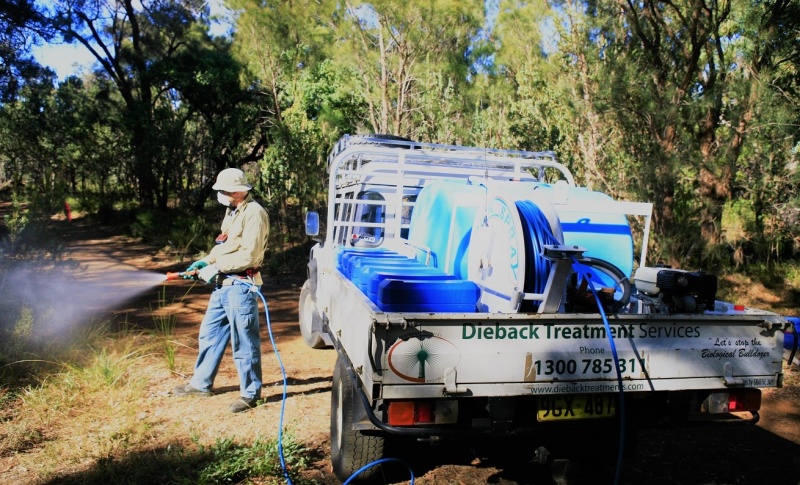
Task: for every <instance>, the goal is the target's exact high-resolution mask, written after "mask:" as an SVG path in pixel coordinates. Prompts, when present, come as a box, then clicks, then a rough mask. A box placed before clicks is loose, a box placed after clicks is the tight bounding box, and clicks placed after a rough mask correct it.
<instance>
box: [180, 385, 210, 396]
mask: <svg viewBox="0 0 800 485" xmlns="http://www.w3.org/2000/svg"><path fill="white" fill-rule="evenodd" d="M172 394H174V395H176V396H203V397H208V396H210V395H211V392H210V391H201V390H200V389H195V388H194V387H192V385H191V384H186V385H183V386H176V387H175V388H174V389H172Z"/></svg>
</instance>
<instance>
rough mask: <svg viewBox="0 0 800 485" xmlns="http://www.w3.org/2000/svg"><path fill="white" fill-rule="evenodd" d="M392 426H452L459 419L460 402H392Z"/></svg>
mask: <svg viewBox="0 0 800 485" xmlns="http://www.w3.org/2000/svg"><path fill="white" fill-rule="evenodd" d="M388 418H389V419H388V421H389V425H390V426H424V425H426V424H452V423H455V422H456V421H457V419H458V401H456V400H452V399H439V400H432V399H426V400H417V401H392V402H390V403H389V412H388Z"/></svg>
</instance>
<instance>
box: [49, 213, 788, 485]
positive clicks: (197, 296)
mask: <svg viewBox="0 0 800 485" xmlns="http://www.w3.org/2000/svg"><path fill="white" fill-rule="evenodd" d="M62 225H63V226H64V227H63V228H62V229H61V230H60V232H61V235H62V237H64V238H65V240H67V241H68V247H69V251H70V253H69V257H70V258H72V259H74V260H76V261H77V262H79V263H80V265H81V272H82V276H81V277H82V278H86V279H87V280H92V279H93V278H97V277H102V276H103V275H112V274H113V275H119V274H122V275H125V274H128V275H133V274H138V273H142V274H144V271H150V272H154V273H165V272H167V271H176V270H182V269H184V268H185V266H186V265H187V264H186V263H185V262H184V263H175V259H174V257H173V256H172V255H170V254H166V253H163V252H158V251H156V250H154V249H153V248H150V247H148V246H146V245H142V244H138V243H136V242H132V241H131V240H129V239H127V238H124V237H121V236H118V235H114V234H113V233H104V234H103V233H98V232H97V231H96V230H95V229H94V228H91V227H89V226H86V225H83V224H82V223H81V222H80V221H76V222H73V223H72V224H71V225H66V223H62ZM142 270H144V271H142ZM125 272H131V273H125ZM131 279H135V278H124V277H123V278H119V281H120V282H122V281H126V280H127V281H128V283H130V280H131ZM151 279H152V277H151ZM156 279H157V278H156ZM301 284H302V279H299V278H297V277H288V276H287V277H282V278H279V279H277V280H269V281H268V282H267V283H266V284H265V287H264V290H263V292H264V295H265V296H266V299H267V302H268V305H269V314H270V322H271V326H272V329H273V336H274V338H275V341H276V343H277V346H278V348H279V350H280V355H281V357H282V360H283V363H284V365H285V367H286V372H287V374H288V376H289V387H288V394H287V401H286V418H285V425H286V427H287V428H288V429H290V430H291V432H293V433H294V434H295V435H297V436H299V437H301V439H302V440H303V441H305V442H306V443H308V445H309V446H310V447H311V448H314V449H316V451H317V452H318V457H317V462H316V465H315V467H316V469H317V470H316V472H315V473H314V475H313V479H315V480H317V481H318V482H319V483H338V482H337V481H336V480H335V479H334V478H332V476H331V474H330V464H329V462H328V460H327V454H328V426H329V417H328V416H329V406H330V405H329V400H330V390H331V383H330V376H331V373H332V369H333V363H334V360H335V354H334V352H333V351H332V350H321V351H320V350H312V349H309V348H307V347H305V345H304V344H303V343H302V339H301V338H300V336H299V332H298V328H297V325H296V321H297V298H298V296H299V291H300V285H301ZM142 285H143V286H146V288H144V287H143V288H141V290H142V291H141V292H139V293H138V294H137V295H136V296H135V297H132V298H131V299H130V300H128V301H126V302H125V303H124V304H115V305H114V307H113V308H111V309H109V310H111V311H112V312H113V314H114V315H115V316H114V321H115V322H117V323H119V322H125V324H126V325H136V326H141V327H148V326H152V325H153V322H154V313H156V314H158V313H159V312H161V313H162V314H172V315H177V317H178V320H177V326H176V339H177V340H178V341H179V342H181V344H182V347H181V348H180V349H179V352H178V357H177V370H178V371H179V373H180V374H182V375H174V374H173V375H170V374H169V373H165V374H164V375H162V376H156V377H154V379H153V380H152V381H151V384H150V393H149V396H148V402H149V404H150V407H149V409H145V410H144V411H143V417H147V418H151V417H153V418H157V419H158V421H159V422H161V423H164V424H163V427H164V430H165V431H167V430H170V432H175V433H178V434H180V433H184V436H190V435H192V433H195V434H196V433H201V434H202V436H203V437H208V438H211V437H219V436H226V437H231V438H240V439H251V438H253V436H255V435H258V434H262V435H274V434H275V429H276V426H277V420H278V415H279V409H280V400H281V390H282V388H281V379H280V372H279V370H278V366H277V361H276V359H275V358H274V354H273V352H272V350H271V348H270V341H269V336H268V335H267V333H266V330H264V333H263V347H264V349H265V359H264V380H265V389H264V393H263V394H264V396H265V397H266V398H267V401H268V404H267V405H266V406H261V407H259V408H258V409H256V410H254V411H252V412H250V413H245V414H244V415H237V416H233V415H230V414H228V413H227V406H228V405H229V404H230V403H231V402H233V401H234V400H235V399H236V396H237V390H238V381H237V378H236V373H235V370H234V368H233V364H232V361H231V359H230V357H229V356H228V357H226V358H225V360H224V361H223V364H222V368H221V369H220V373H219V375H218V378H217V383H216V391H217V394H216V395H215V396H214V397H211V398H208V399H193V400H186V399H179V398H175V397H173V396H171V394H170V393H169V390H170V389H171V388H172V387H173V386H174V385H178V384H181V383H183V382H185V379H186V376H187V375H189V374H191V369H192V365H193V362H194V358H195V356H196V353H195V349H196V333H197V326H198V325H199V322H200V320H201V318H202V315H203V312H204V310H205V305H206V301H207V298H208V294H209V292H210V289H209V287H207V286H205V285H202V284H196V285H194V286H192V284H191V283H190V282H188V281H185V280H179V281H175V282H169V283H166V284H160V283H157V284H144V283H143V284H142ZM160 300H161V302H159V301H160ZM798 380H800V379H798V378H797V376H796V374H795V375H794V378H793V379H791V381H792V382H793V385H792V386H790V387H786V388H784V389H779V390H775V391H768V392H766V393H765V397H764V407H763V410H762V413H761V416H762V419H761V421H760V423H759V424H758V425H757V426H748V427H741V426H737V427H724V428H719V427H714V428H689V429H678V430H648V431H641V432H640V433H639V437H638V438H639V439H638V441H639V448H638V452H637V453H636V455H635V457H634V458H633V459H631V460H629V461H628V462H626V464H625V466H624V468H623V470H622V475H621V477H622V480H621V483H625V484H665V485H666V484H698V485H699V484H704V485H705V484H758V485H761V484H764V485H768V484H769V485H772V484H775V485H784V484H785V485H798V484H799V483H800V387H797V381H798ZM198 430H201V431H198ZM395 453H396V455H395V456H397V457H400V458H402V459H403V460H405V461H407V462H408V463H410V464H412V465H413V468H414V473H415V475H416V477H417V483H423V484H426V483H427V484H434V483H436V484H439V483H451V484H461V483H463V484H473V483H500V484H515V483H516V484H541V483H548V482H547V478H546V474H545V473H542V470H541V469H540V468H539V467H536V466H533V465H512V466H504V467H501V466H499V465H498V466H495V465H496V463H493V462H492V461H491V460H484V459H481V458H480V457H478V456H476V455H475V454H474V453H473V450H472V449H470V448H468V447H459V446H450V447H435V448H430V447H428V446H427V445H422V444H413V445H411V446H406V447H404V448H402V449H399V450H395ZM608 469H609V470H611V469H612V466H611V464H609V467H608ZM589 476H590V477H593V476H599V475H595V473H594V472H590V473H589ZM401 481H402V480H401ZM586 483H595V481H594V480H593V479H592V478H589V479H588V480H586Z"/></svg>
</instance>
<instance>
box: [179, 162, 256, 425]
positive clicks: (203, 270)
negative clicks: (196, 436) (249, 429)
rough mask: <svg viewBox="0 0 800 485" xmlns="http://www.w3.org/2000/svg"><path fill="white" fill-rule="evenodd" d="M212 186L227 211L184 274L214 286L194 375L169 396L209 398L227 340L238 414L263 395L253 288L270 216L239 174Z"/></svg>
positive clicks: (226, 173) (224, 175)
mask: <svg viewBox="0 0 800 485" xmlns="http://www.w3.org/2000/svg"><path fill="white" fill-rule="evenodd" d="M212 188H213V189H214V190H216V191H218V192H217V200H218V201H219V203H220V204H222V205H224V206H226V207H227V210H226V211H225V219H223V221H222V231H221V234H220V235H219V236H218V237H217V240H216V243H217V245H216V246H215V247H214V248H213V249H212V250H211V251H210V252H209V253H208V256H206V257H204V258H202V259H200V260H198V261H195V262H194V263H192V264H191V266H189V267H188V268H186V271H185V272H184V273H183V274H184V277H185V278H197V277H199V278H201V279H203V280H204V281H206V282H208V283H213V284H214V285H215V287H214V290H213V292H212V293H211V298H210V299H209V301H208V309H207V310H206V314H205V317H203V322H202V323H201V324H200V333H199V336H198V341H199V342H198V343H199V350H198V355H197V362H196V363H195V366H194V375H193V376H192V378H191V380H190V381H189V383H188V384H185V385H182V386H178V387H176V388H175V389H173V393H174V394H175V395H176V396H188V395H193V396H210V395H212V392H211V388H212V385H213V384H214V377H215V376H216V375H217V370H218V369H219V365H220V362H221V360H222V356H223V354H224V353H225V348H226V347H227V345H228V340H230V342H231V346H232V347H233V361H234V364H235V365H236V372H237V373H238V375H239V387H240V392H241V397H240V398H239V399H238V400H237V401H236V402H235V403H233V404H232V405H231V407H230V411H231V412H232V413H240V412H243V411H247V410H249V409H252V408H254V407H256V405H257V402H258V400H259V399H260V397H261V336H260V334H259V324H258V300H257V296H256V293H255V292H254V291H252V286H255V287H256V288H258V287H260V286H261V284H262V283H263V281H262V279H261V274H260V272H259V267H260V266H261V263H262V261H263V259H264V251H265V250H266V245H267V238H268V236H269V217H268V215H267V212H266V211H265V210H264V208H263V207H261V206H260V205H259V204H258V203H257V202H256V201H255V200H253V197H252V195H251V194H250V192H249V191H250V189H252V188H253V187H252V185H250V184H249V183H248V182H247V177H246V176H245V174H244V172H242V171H241V170H239V169H236V168H226V169H225V170H223V171H221V172H220V173H219V175H217V180H216V183H215V184H214V186H213V187H212ZM242 280H244V281H246V282H247V283H249V284H243V282H242Z"/></svg>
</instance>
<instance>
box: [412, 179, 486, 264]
mask: <svg viewBox="0 0 800 485" xmlns="http://www.w3.org/2000/svg"><path fill="white" fill-rule="evenodd" d="M485 198H486V190H485V189H484V188H483V187H481V186H476V185H471V184H468V183H466V182H458V181H452V180H437V181H434V182H432V183H429V184H428V185H426V186H425V187H423V188H422V190H421V191H420V193H419V195H418V196H417V200H416V204H415V205H414V211H413V212H412V213H411V223H410V226H409V231H408V232H409V235H408V241H409V242H410V243H411V244H412V245H414V246H422V247H426V248H430V251H431V255H430V256H431V266H434V267H436V268H439V269H440V270H442V271H444V272H445V273H451V274H454V275H455V276H456V277H458V278H466V277H467V265H468V263H467V250H468V249H469V237H470V232H471V231H472V224H473V221H474V220H475V214H476V213H477V211H478V209H479V208H481V207H483V205H484V204H485ZM426 258H427V253H426V252H425V251H423V250H418V252H417V259H419V260H420V261H425V259H426Z"/></svg>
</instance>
